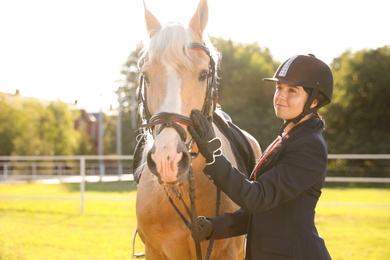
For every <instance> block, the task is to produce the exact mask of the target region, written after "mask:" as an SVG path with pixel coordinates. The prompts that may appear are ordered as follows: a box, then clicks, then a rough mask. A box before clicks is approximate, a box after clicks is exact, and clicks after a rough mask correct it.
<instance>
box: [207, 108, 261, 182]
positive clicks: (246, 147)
mask: <svg viewBox="0 0 390 260" xmlns="http://www.w3.org/2000/svg"><path fill="white" fill-rule="evenodd" d="M213 121H214V123H215V125H216V126H217V127H218V129H219V130H220V131H221V132H222V133H223V134H224V135H225V136H226V138H227V139H228V140H229V142H230V144H231V146H232V149H233V153H234V156H235V157H236V159H237V164H238V168H239V170H241V171H242V172H245V173H247V174H248V175H249V174H250V173H251V172H252V170H253V167H254V166H255V164H256V160H257V156H258V155H257V153H258V152H255V149H254V147H253V141H252V140H250V138H249V137H248V135H249V134H248V133H247V132H246V131H244V130H242V129H241V128H240V127H238V126H237V125H236V124H234V123H233V122H232V120H231V118H230V116H228V115H227V114H226V113H225V112H223V111H220V112H218V113H214V115H213ZM249 136H250V135H249ZM255 142H256V143H257V141H256V140H255Z"/></svg>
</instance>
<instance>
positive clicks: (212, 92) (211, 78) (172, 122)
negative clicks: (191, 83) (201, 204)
mask: <svg viewBox="0 0 390 260" xmlns="http://www.w3.org/2000/svg"><path fill="white" fill-rule="evenodd" d="M190 48H191V49H200V50H202V51H204V52H205V53H206V54H207V55H208V56H209V58H210V63H209V71H208V76H207V88H206V94H205V99H204V103H203V107H202V113H203V115H205V116H209V115H210V112H211V111H213V112H214V110H215V108H216V103H217V99H218V84H217V82H216V68H215V61H214V59H213V58H212V56H211V53H210V51H209V49H208V48H207V47H206V45H205V44H202V43H198V42H194V43H192V44H191V46H190ZM144 77H145V76H144V75H142V74H141V75H140V79H139V86H138V93H137V99H138V101H139V103H141V104H142V107H143V115H142V118H141V119H142V122H143V123H142V124H141V126H140V127H141V128H144V129H145V130H147V131H149V132H150V133H151V134H152V132H153V127H155V126H156V125H160V128H159V129H157V132H156V134H157V135H158V134H159V133H160V132H161V131H162V130H163V129H164V128H166V127H171V128H173V129H175V131H176V132H177V133H178V134H179V136H180V138H181V140H182V141H183V142H184V143H185V144H186V146H187V149H188V152H189V153H190V154H191V157H192V158H194V157H196V155H195V154H194V153H192V152H191V149H192V147H191V146H192V140H191V141H187V132H186V130H185V129H184V128H183V126H182V125H184V126H192V125H193V122H192V120H191V119H190V118H189V117H186V116H183V115H181V114H177V113H168V112H159V113H156V114H154V115H152V114H151V113H150V111H149V108H148V105H147V90H146V84H145V78H144ZM188 179H189V180H188V181H189V194H190V203H191V209H190V208H189V207H188V206H187V205H186V204H185V202H184V200H183V198H182V196H181V194H180V192H179V191H178V190H177V188H172V190H173V192H174V193H175V194H176V197H177V198H178V199H179V200H180V201H181V202H182V204H184V208H185V210H186V213H187V214H188V215H189V216H190V218H191V220H190V221H191V222H192V224H193V227H192V230H193V231H192V232H193V237H194V241H195V247H196V254H197V259H198V260H200V259H201V258H202V252H201V248H200V240H199V232H198V220H197V214H196V208H195V185H194V176H193V172H192V166H190V169H189V174H188ZM164 191H165V193H166V195H167V197H168V200H169V202H170V204H171V205H172V206H173V208H174V209H175V211H176V212H177V213H178V215H179V216H180V218H181V219H182V220H183V222H184V223H185V224H186V226H188V224H189V221H188V220H187V219H186V218H185V216H184V214H183V213H181V212H180V210H179V209H178V207H177V206H176V205H175V203H174V202H173V200H172V198H171V197H170V195H169V193H168V192H167V190H166V189H165V188H164ZM219 204H220V191H219V189H217V205H216V215H219V206H220V205H219ZM213 242H214V241H213V240H210V241H209V246H208V249H207V254H206V257H205V259H209V258H210V255H211V251H212V247H213Z"/></svg>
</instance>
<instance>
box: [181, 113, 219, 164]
mask: <svg viewBox="0 0 390 260" xmlns="http://www.w3.org/2000/svg"><path fill="white" fill-rule="evenodd" d="M191 119H192V121H193V122H194V126H189V127H188V131H189V132H190V134H191V135H192V138H194V140H195V142H196V144H197V145H198V149H199V152H200V153H201V154H202V155H203V157H204V158H205V159H206V164H207V165H210V164H213V163H214V161H215V157H216V156H220V155H222V149H221V147H222V142H221V140H220V139H219V138H218V137H216V136H215V133H214V129H213V126H212V125H211V122H209V120H208V119H207V118H206V117H205V116H204V115H203V114H202V113H201V112H200V111H199V110H192V112H191Z"/></svg>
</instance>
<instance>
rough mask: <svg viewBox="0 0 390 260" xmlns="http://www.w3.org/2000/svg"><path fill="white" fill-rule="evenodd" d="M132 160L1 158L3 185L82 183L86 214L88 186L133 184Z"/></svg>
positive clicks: (384, 180)
mask: <svg viewBox="0 0 390 260" xmlns="http://www.w3.org/2000/svg"><path fill="white" fill-rule="evenodd" d="M328 158H329V160H388V161H389V162H390V154H330V155H329V156H328ZM132 160H133V156H132V155H121V156H117V155H104V156H99V155H77V156H0V183H1V182H3V183H4V182H7V181H9V180H11V181H17V180H24V181H26V180H28V181H42V180H49V181H52V182H51V183H58V182H79V183H80V213H83V212H84V193H85V182H94V181H117V180H133V178H132V170H133V169H132V167H131V165H132V163H131V162H132ZM386 169H387V168H386ZM53 181H57V182H53ZM326 181H327V182H365V183H390V178H378V177H375V178H374V177H373V178H371V177H335V176H329V177H327V178H326Z"/></svg>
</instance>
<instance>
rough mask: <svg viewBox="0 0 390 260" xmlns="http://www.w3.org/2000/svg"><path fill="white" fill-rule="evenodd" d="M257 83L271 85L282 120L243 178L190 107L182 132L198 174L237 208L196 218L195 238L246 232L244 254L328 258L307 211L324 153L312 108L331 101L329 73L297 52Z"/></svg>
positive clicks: (316, 192) (315, 195)
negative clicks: (199, 163) (194, 152)
mask: <svg viewBox="0 0 390 260" xmlns="http://www.w3.org/2000/svg"><path fill="white" fill-rule="evenodd" d="M263 81H267V82H274V83H275V94H274V100H273V103H274V108H275V114H276V116H277V117H279V118H281V119H283V120H284V124H283V125H282V127H281V129H280V132H279V135H278V137H277V138H276V140H275V141H274V142H273V143H272V144H271V145H270V146H269V147H268V148H267V150H265V151H264V153H263V155H262V157H261V158H260V159H259V161H258V162H257V165H256V167H255V169H254V170H253V172H252V175H251V178H250V179H249V180H248V179H247V178H246V177H245V174H242V173H241V172H239V171H238V170H237V169H235V168H234V167H232V165H231V164H230V162H229V161H228V160H227V159H226V158H225V157H224V156H223V155H222V156H221V153H220V151H221V150H220V146H221V142H220V140H218V138H216V137H215V135H214V131H213V129H212V126H211V124H210V123H209V121H208V120H207V118H206V117H204V116H203V115H202V114H201V113H200V112H199V111H197V110H194V111H193V112H192V114H191V118H192V120H193V121H194V126H193V127H189V131H190V133H191V135H192V137H193V138H194V140H195V141H196V143H197V146H198V149H199V152H200V153H201V154H202V156H203V157H205V159H206V162H207V166H206V167H205V168H204V172H205V173H206V175H207V176H208V177H209V178H210V179H212V180H213V182H214V184H215V185H216V186H217V187H218V188H220V189H221V190H222V191H223V192H225V193H226V194H227V195H228V196H229V197H230V198H231V199H232V200H233V201H234V202H235V203H237V204H238V205H239V206H240V207H241V209H240V210H238V211H236V212H234V213H228V214H224V215H221V216H219V217H213V218H205V217H199V218H198V220H199V221H198V230H200V233H201V234H200V235H201V238H202V239H210V238H213V239H223V238H227V237H232V236H238V235H243V234H247V244H246V259H266V260H272V259H310V260H313V259H316V260H321V259H331V257H330V255H329V253H328V250H327V248H326V246H325V243H324V240H323V239H322V238H321V236H320V235H319V234H318V232H317V229H316V227H315V223H314V216H315V208H316V205H317V201H318V199H319V197H320V195H321V189H322V187H323V186H324V182H325V175H326V168H327V154H328V152H327V146H326V143H325V141H324V138H323V137H322V134H321V132H322V130H324V128H325V123H324V121H323V119H322V118H321V116H320V115H319V114H318V113H317V110H318V109H319V108H320V107H322V106H324V105H326V104H328V103H330V101H331V98H332V93H333V76H332V72H331V70H330V68H329V67H328V66H327V65H326V64H325V63H324V62H322V61H321V60H319V59H317V58H316V57H315V56H314V55H297V56H293V57H291V58H289V59H288V60H286V61H285V62H284V63H283V64H282V65H281V66H280V67H279V68H278V69H277V71H276V73H275V75H274V77H273V78H265V79H263Z"/></svg>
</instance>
